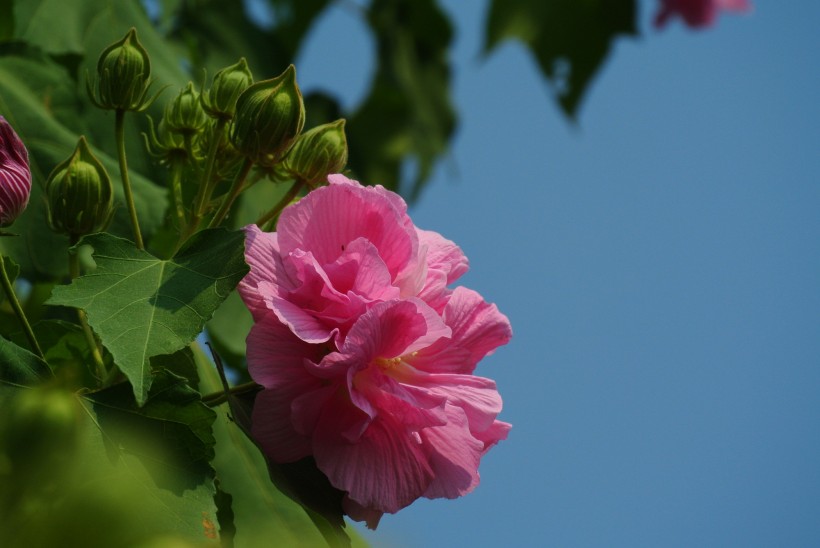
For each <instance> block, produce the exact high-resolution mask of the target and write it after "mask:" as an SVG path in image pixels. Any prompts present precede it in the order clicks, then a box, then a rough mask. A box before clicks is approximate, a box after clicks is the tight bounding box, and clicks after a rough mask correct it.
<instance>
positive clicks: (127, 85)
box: [86, 28, 153, 111]
mask: <svg viewBox="0 0 820 548" xmlns="http://www.w3.org/2000/svg"><path fill="white" fill-rule="evenodd" d="M150 76H151V60H150V59H149V58H148V52H147V51H145V48H144V47H142V44H140V42H139V40H138V39H137V30H136V29H134V28H132V29H131V30H129V31H128V34H126V35H125V37H124V38H123V39H122V40H120V41H119V42H115V43H113V44H111V45H110V46H108V47H107V48H105V50H103V52H102V53H101V54H100V58H99V60H98V61H97V77H96V78H95V80H94V87H95V88H96V90H95V89H92V87H91V82H90V81H87V82H86V84H87V88H88V94H89V96H90V97H91V101H92V102H93V103H94V104H95V105H97V106H98V107H100V108H103V109H108V110H115V109H118V110H134V111H142V110H145V109H146V108H148V105H149V104H150V103H151V102H152V101H153V100H151V101H146V99H145V96H146V94H147V93H148V87H149V86H150V81H149V78H150Z"/></svg>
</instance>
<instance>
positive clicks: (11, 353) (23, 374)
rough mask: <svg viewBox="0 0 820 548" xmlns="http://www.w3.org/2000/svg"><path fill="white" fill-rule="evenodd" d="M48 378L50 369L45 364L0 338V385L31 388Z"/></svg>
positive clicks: (26, 351) (36, 357)
mask: <svg viewBox="0 0 820 548" xmlns="http://www.w3.org/2000/svg"><path fill="white" fill-rule="evenodd" d="M49 377H51V369H49V367H48V364H47V363H46V362H44V361H43V360H42V359H40V358H39V357H38V356H36V355H34V354H32V353H31V352H29V351H28V350H25V349H24V348H21V347H19V346H17V345H16V344H14V343H13V342H11V341H9V340H7V339H4V338H2V337H0V385H7V386H16V387H20V386H33V385H35V384H38V383H40V382H42V381H44V380H45V379H48V378H49Z"/></svg>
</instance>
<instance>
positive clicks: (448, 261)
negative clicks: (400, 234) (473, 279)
mask: <svg viewBox="0 0 820 548" xmlns="http://www.w3.org/2000/svg"><path fill="white" fill-rule="evenodd" d="M416 232H417V233H418V235H419V247H420V248H426V250H427V253H426V259H427V268H428V269H429V270H438V271H440V272H443V273H444V274H445V276H446V279H447V284H451V283H453V282H455V281H456V280H457V279H458V278H460V277H461V276H462V275H463V274H464V273H465V272H467V271H468V270H469V269H470V263H469V262H468V261H467V257H465V256H464V253H463V252H462V251H461V248H460V247H458V246H457V245H456V244H454V243H453V242H451V241H450V240H448V239H447V238H444V237H443V236H442V235H441V234H439V233H438V232H433V231H431V230H422V229H416Z"/></svg>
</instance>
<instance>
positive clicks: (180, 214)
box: [171, 160, 185, 231]
mask: <svg viewBox="0 0 820 548" xmlns="http://www.w3.org/2000/svg"><path fill="white" fill-rule="evenodd" d="M182 168H183V165H182V162H181V161H179V160H172V163H171V194H172V195H173V197H174V208H175V210H176V211H175V213H176V215H177V226H179V229H180V231H182V227H183V226H185V204H184V203H183V202H182Z"/></svg>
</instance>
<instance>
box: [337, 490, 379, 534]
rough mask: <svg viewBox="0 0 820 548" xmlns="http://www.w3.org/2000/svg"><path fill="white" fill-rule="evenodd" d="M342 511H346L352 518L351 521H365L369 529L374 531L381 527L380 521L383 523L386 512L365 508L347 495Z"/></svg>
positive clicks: (343, 499) (343, 501)
mask: <svg viewBox="0 0 820 548" xmlns="http://www.w3.org/2000/svg"><path fill="white" fill-rule="evenodd" d="M342 510H344V513H345V514H347V515H348V516H350V519H352V520H353V521H363V522H365V525H367V528H368V529H372V530H374V531H375V530H376V527H378V526H379V521H381V519H382V516H383V515H384V512H379V511H378V510H373V509H372V508H365V507H364V506H362V505H361V504H359V503H358V502H356V501H355V500H353V499H351V498H350V497H349V496H347V495H345V496H344V498H342Z"/></svg>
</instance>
